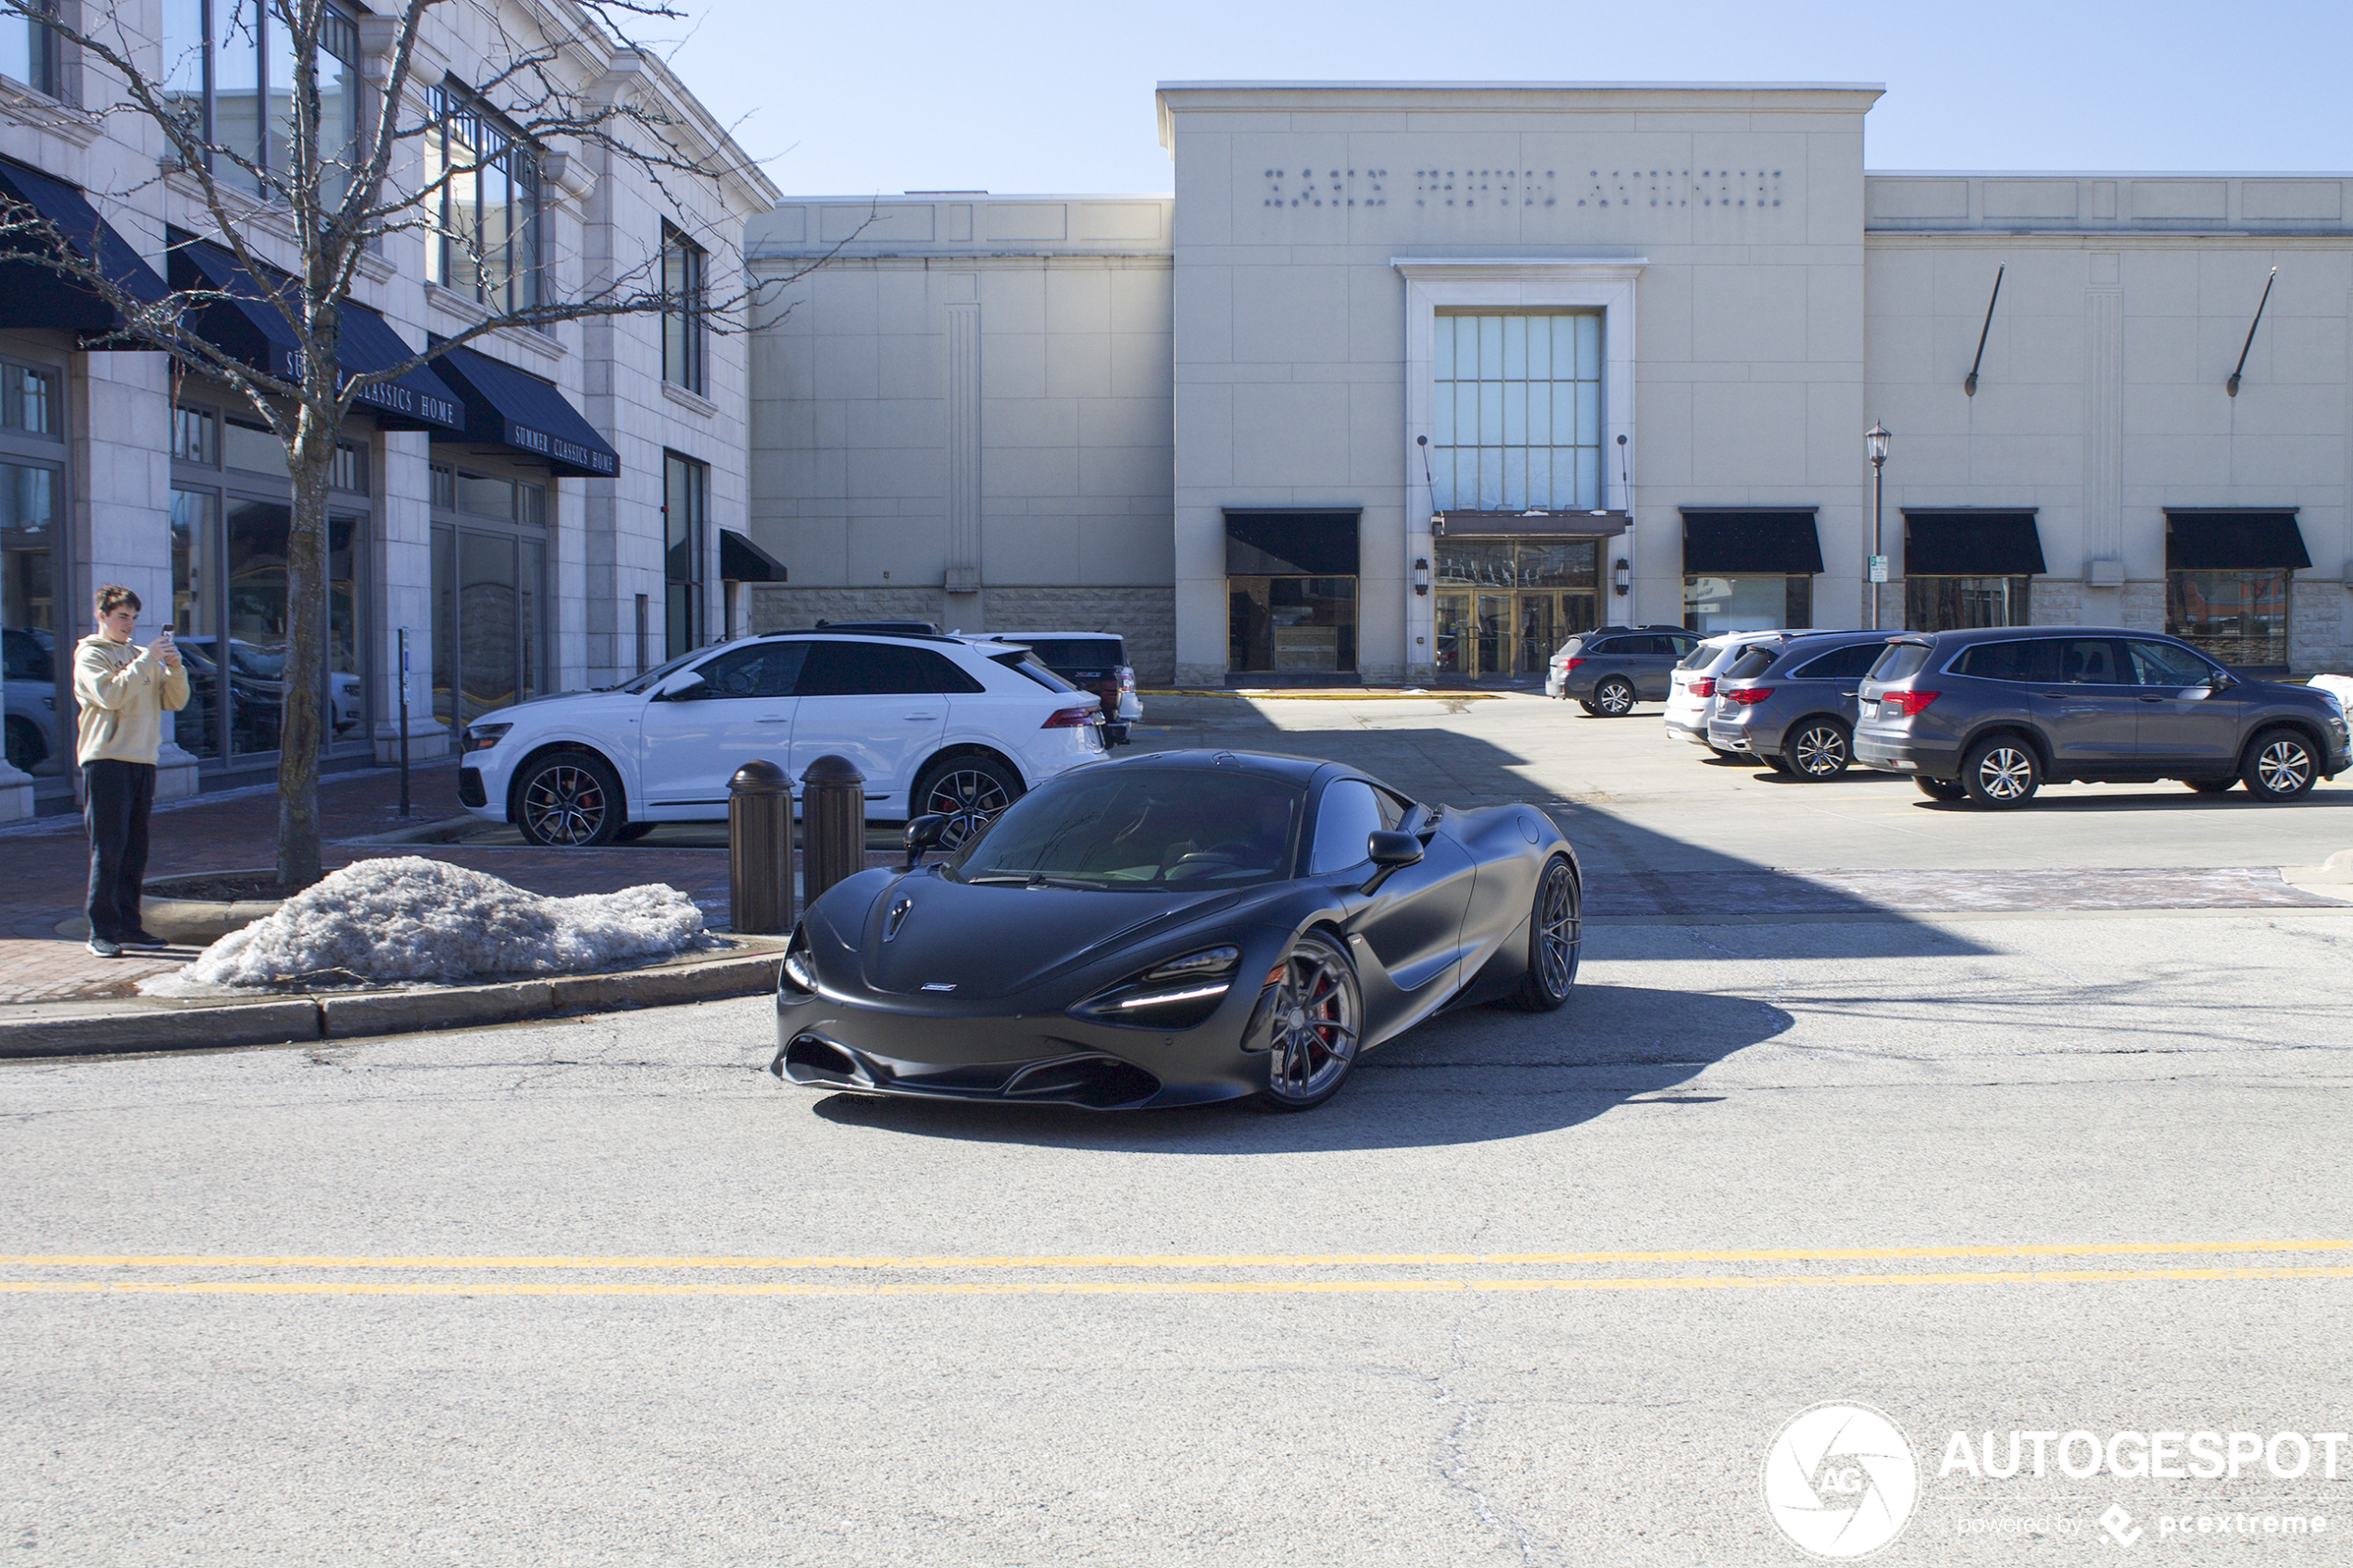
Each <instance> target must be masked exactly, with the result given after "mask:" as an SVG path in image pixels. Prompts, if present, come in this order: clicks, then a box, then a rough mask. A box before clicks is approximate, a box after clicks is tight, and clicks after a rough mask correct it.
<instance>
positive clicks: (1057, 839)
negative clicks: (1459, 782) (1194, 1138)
mask: <svg viewBox="0 0 2353 1568" xmlns="http://www.w3.org/2000/svg"><path fill="white" fill-rule="evenodd" d="M937 836H938V819H922V818H919V819H917V820H916V821H915V822H911V823H909V824H908V834H907V837H908V862H909V866H910V868H911V869H909V870H906V871H903V872H894V871H890V870H887V869H883V868H876V869H874V870H869V871H866V872H861V873H859V874H858V875H856V876H853V877H850V878H849V879H848V880H846V881H843V882H840V883H837V884H835V885H834V886H833V887H831V888H829V889H827V890H826V891H825V893H824V895H823V896H822V897H819V898H818V899H817V900H816V901H815V902H814V903H812V904H811V905H810V907H809V909H808V911H807V913H806V914H805V915H804V916H803V917H802V919H801V922H800V924H799V927H798V928H797V929H796V930H795V932H794V933H793V937H792V941H791V944H790V946H789V947H787V949H786V954H785V961H784V973H783V978H782V979H781V981H780V982H779V984H778V986H777V991H776V1035H777V1047H776V1057H775V1060H774V1062H773V1063H772V1064H771V1071H773V1072H774V1073H776V1074H777V1076H778V1077H780V1078H786V1079H789V1080H790V1081H791V1082H793V1083H796V1084H800V1085H806V1086H808V1087H811V1088H822V1089H847V1090H852V1091H858V1092H863V1093H868V1094H889V1095H912V1096H923V1097H928V1098H944V1099H967V1100H995V1101H1014V1102H1047V1103H1053V1104H1062V1105H1076V1106H1084V1107H1087V1108H1089V1109H1092V1110H1114V1109H1126V1108H1129V1107H1141V1106H1166V1105H1188V1104H1194V1103H1198V1102H1201V1101H1204V1100H1217V1099H1229V1098H1239V1097H1240V1096H1245V1095H1256V1096H1258V1097H1260V1098H1262V1099H1263V1100H1264V1101H1265V1103H1266V1104H1268V1105H1270V1106H1274V1107H1277V1108H1279V1109H1282V1110H1307V1109H1309V1108H1311V1107H1313V1106H1316V1105H1320V1104H1322V1103H1323V1102H1324V1101H1325V1100H1327V1099H1329V1098H1331V1097H1332V1096H1333V1094H1335V1093H1336V1092H1338V1090H1339V1088H1340V1085H1341V1084H1342V1083H1344V1082H1345V1081H1346V1080H1347V1077H1348V1073H1349V1071H1350V1069H1351V1068H1353V1066H1354V1065H1355V1063H1356V1060H1357V1058H1358V1057H1359V1056H1360V1055H1361V1054H1362V1053H1363V1052H1365V1051H1366V1050H1369V1049H1371V1048H1372V1047H1375V1046H1378V1045H1379V1044H1381V1043H1382V1042H1384V1041H1387V1040H1390V1039H1393V1038H1395V1037H1396V1036H1397V1035H1401V1034H1403V1032H1404V1031H1405V1030H1407V1029H1409V1028H1411V1027H1412V1026H1413V1025H1415V1024H1416V1023H1418V1022H1421V1021H1422V1020H1423V1019H1425V1018H1428V1017H1429V1016H1430V1015H1431V1014H1432V1013H1435V1012H1437V1011H1438V1010H1441V1008H1445V1007H1448V1006H1466V1005H1468V1004H1471V1003H1475V1002H1486V1001H1505V1002H1509V1003H1512V1004H1513V1005H1516V1006H1517V1007H1521V1008H1525V1009H1528V1010H1532V1011H1549V1010H1552V1009H1554V1008H1557V1007H1559V1006H1560V1005H1561V1004H1562V1003H1563V1002H1565V1001H1567V999H1568V994H1569V988H1570V986H1571V985H1574V984H1575V983H1576V979H1577V963H1578V957H1579V945H1580V938H1581V935H1582V912H1583V881H1582V876H1581V873H1580V872H1579V868H1578V864H1577V856H1576V853H1575V851H1573V850H1572V849H1570V847H1569V846H1568V842H1567V840H1566V839H1564V838H1563V837H1562V836H1561V834H1560V831H1559V830H1558V829H1557V828H1555V827H1554V825H1553V823H1552V821H1551V819H1550V818H1548V817H1546V816H1545V815H1544V814H1543V813H1542V812H1541V811H1539V810H1536V809H1534V808H1532V807H1528V806H1497V807H1490V808H1487V809H1481V810H1468V811H1466V810H1455V809H1451V808H1447V807H1443V806H1425V805H1421V804H1418V803H1416V802H1415V801H1411V800H1408V799H1406V798H1405V797H1403V796H1402V795H1399V794H1398V793H1397V792H1396V791H1394V790H1391V789H1389V788H1387V787H1385V786H1384V785H1381V784H1377V783H1375V782H1374V781H1373V780H1371V779H1369V778H1366V777H1365V776H1364V775H1363V774H1361V773H1359V772H1357V771H1354V770H1353V769H1351V768H1345V767H1341V766H1340V765H1339V764H1336V763H1329V762H1316V761H1311V760H1308V759H1302V758H1293V757H1268V756H1261V755H1256V754H1252V753H1245V752H1230V751H1218V752H1206V751H1186V752H1162V753H1155V754H1150V755H1146V756H1142V757H1137V758H1132V759H1126V760H1124V761H1118V762H1105V763H1100V764H1097V765H1095V766H1092V767H1088V768H1081V769H1077V770H1076V771H1072V772H1069V773H1065V774H1063V775H1062V776H1061V777H1059V778H1055V779H1053V780H1051V781H1050V782H1048V783H1046V784H1041V785H1039V786H1038V788H1036V789H1034V790H1032V791H1031V792H1030V793H1029V794H1027V795H1026V796H1024V797H1022V798H1021V799H1020V800H1019V801H1017V802H1015V803H1014V804H1013V806H1012V807H1010V808H1008V809H1006V811H1005V812H1004V814H1003V815H1001V816H1000V817H998V818H997V819H996V821H994V822H991V823H990V824H989V825H988V828H987V829H986V830H984V831H983V832H982V833H980V834H977V835H976V836H975V837H974V838H973V839H971V840H970V841H968V842H967V843H965V844H964V845H963V847H961V848H959V849H958V850H957V852H956V853H955V855H954V856H953V858H952V859H949V860H948V861H946V862H945V863H942V864H937V865H931V866H922V867H920V868H918V867H917V862H918V861H919V859H920V858H921V854H922V851H923V849H924V848H925V847H927V846H928V845H930V844H932V843H936V842H937Z"/></svg>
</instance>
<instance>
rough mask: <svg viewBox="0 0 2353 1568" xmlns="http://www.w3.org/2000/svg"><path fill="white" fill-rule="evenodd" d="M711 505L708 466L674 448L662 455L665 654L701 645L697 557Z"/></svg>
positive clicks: (674, 654)
mask: <svg viewBox="0 0 2353 1568" xmlns="http://www.w3.org/2000/svg"><path fill="white" fill-rule="evenodd" d="M710 506H711V470H710V469H709V468H707V467H706V466H704V465H703V464H701V463H698V462H697V461H695V460H694V459H693V458H682V457H680V456H679V455H678V454H677V453H675V452H666V453H664V454H663V455H662V467H661V521H662V555H661V560H662V577H663V587H664V588H665V589H666V590H667V593H668V602H667V603H666V604H665V605H664V607H663V625H664V627H665V628H666V631H667V633H668V635H667V639H666V641H667V646H668V649H669V652H668V655H667V657H669V658H671V659H675V658H677V657H678V656H679V655H680V654H682V653H685V652H686V650H687V649H688V648H692V647H698V646H701V643H702V622H703V604H702V600H703V594H702V570H703V569H702V555H703V538H704V519H705V514H706V513H707V512H708V510H709V509H710Z"/></svg>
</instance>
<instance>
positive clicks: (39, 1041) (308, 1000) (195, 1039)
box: [0, 938, 784, 1060]
mask: <svg viewBox="0 0 2353 1568" xmlns="http://www.w3.org/2000/svg"><path fill="white" fill-rule="evenodd" d="M736 940H737V941H738V942H739V943H740V942H743V941H744V940H745V939H743V938H736ZM783 961H784V948H783V943H782V942H781V940H779V941H777V942H776V944H775V945H774V947H768V946H766V945H765V942H764V941H763V943H762V947H761V949H760V950H757V951H753V952H749V953H746V952H736V953H734V954H731V955H728V956H726V957H723V958H712V959H703V960H696V961H692V962H687V963H680V964H661V965H657V966H656V967H654V968H651V969H642V970H635V971H632V972H628V973H625V974H571V975H557V976H554V977H552V978H550V979H547V980H522V981H510V982H507V983H505V984H501V985H452V986H447V987H444V988H438V989H434V990H417V991H362V992H358V993H353V994H347V995H340V996H313V997H271V998H270V999H269V1000H267V1001H253V1002H237V1001H232V1002H198V1003H195V1004H192V1005H190V1004H182V1005H177V1006H175V1005H171V1004H169V1003H166V1004H160V1005H158V1004H156V1003H141V1002H119V1003H111V1004H109V1003H96V1004H92V1003H83V1004H79V1005H76V1004H71V1003H65V1004H58V1005H57V1011H55V1012H48V1011H47V1010H45V1009H44V1016H42V1017H38V1018H6V1017H0V1060H6V1059H17V1060H23V1059H27V1058H40V1057H69V1056H126V1055H133V1054H143V1053H145V1052H150V1051H181V1050H217V1049H220V1048H221V1047H229V1046H280V1045H291V1044H298V1043H300V1042H303V1041H307V1040H348V1039H356V1038H362V1037H366V1036H370V1035H401V1034H408V1033H410V1032H413V1031H416V1030H421V1029H457V1028H468V1027H472V1026H475V1025H479V1024H489V1023H513V1022H519V1021H522V1020H524V1019H532V1018H550V1017H557V1016H563V1015H569V1014H573V1013H588V1012H609V1011H612V1010H617V1009H621V1008H632V1007H674V1006H677V1005H679V1004H681V1003H685V1002H702V1001H714V1000H717V999H719V998H721V997H748V996H755V995H758V994H759V993H761V992H763V991H773V990H774V989H775V986H776V970H777V967H778V965H780V964H781V963H783ZM40 1005H41V1004H37V1003H36V1004H26V1005H25V1006H26V1010H31V1009H32V1008H34V1007H39V1006H40ZM15 1010H16V1009H10V1010H9V1011H15Z"/></svg>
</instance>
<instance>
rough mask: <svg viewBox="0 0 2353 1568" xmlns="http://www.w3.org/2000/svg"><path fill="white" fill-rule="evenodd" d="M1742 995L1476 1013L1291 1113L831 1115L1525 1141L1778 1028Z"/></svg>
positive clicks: (1078, 1137) (1033, 1128)
mask: <svg viewBox="0 0 2353 1568" xmlns="http://www.w3.org/2000/svg"><path fill="white" fill-rule="evenodd" d="M1792 1022H1793V1020H1792V1018H1791V1016H1790V1015H1789V1014H1788V1013H1787V1012H1784V1011H1783V1010H1780V1008H1777V1007H1773V1006H1771V1005H1769V1004H1768V1003H1765V1002H1760V1001H1756V1000H1755V999H1753V998H1750V997H1724V996H1715V995H1709V994H1705V993H1693V992H1684V991H1667V990H1655V989H1651V988H1649V987H1645V986H1638V985H1579V986H1578V987H1577V993H1576V995H1575V996H1574V997H1571V998H1570V1000H1569V1003H1568V1006H1567V1007H1566V1008H1564V1009H1563V1010H1561V1011H1559V1012H1557V1013H1548V1014H1529V1013H1521V1012H1511V1011H1507V1010H1500V1009H1491V1008H1476V1009H1470V1010H1465V1011H1463V1012H1459V1013H1453V1014H1450V1015H1448V1016H1447V1017H1444V1018H1441V1019H1438V1020H1436V1021H1435V1022H1430V1023H1426V1024H1424V1025H1422V1026H1421V1027H1420V1028H1418V1029H1416V1030H1414V1031H1413V1032H1412V1033H1410V1034H1408V1035H1404V1036H1403V1038H1401V1039H1398V1040H1395V1041H1392V1042H1390V1044H1389V1045H1386V1046H1383V1047H1380V1048H1379V1049H1378V1050H1376V1051H1374V1052H1372V1053H1371V1054H1369V1055H1367V1056H1366V1057H1365V1060H1363V1061H1362V1062H1361V1063H1359V1064H1358V1066H1357V1069H1356V1072H1355V1074H1354V1076H1353V1077H1352V1078H1351V1079H1350V1080H1349V1082H1348V1084H1347V1085H1345V1086H1344V1087H1342V1088H1341V1090H1340V1094H1339V1096H1338V1097H1337V1098H1334V1099H1332V1100H1331V1101H1330V1102H1329V1103H1327V1104H1326V1105H1325V1106H1323V1107H1322V1108H1320V1109H1319V1110H1313V1111H1309V1112H1306V1113H1305V1114H1302V1115H1290V1114H1286V1113H1283V1112H1279V1111H1270V1110H1262V1109H1260V1108H1259V1107H1258V1106H1256V1105H1254V1104H1252V1103H1250V1102H1248V1101H1233V1102H1227V1103H1224V1104H1219V1105H1207V1106H1196V1107H1189V1108H1185V1109H1180V1110H1159V1111H1139V1112H1132V1113H1126V1114H1122V1113H1117V1112H1113V1113H1104V1112H1099V1111H1087V1110H1075V1109H1066V1108H1063V1107H1055V1106H1017V1105H976V1104H972V1103H969V1102H956V1101H948V1100H914V1099H880V1098H866V1097H861V1096H856V1095H829V1096H827V1097H825V1098H822V1099H819V1100H817V1101H816V1103H815V1104H814V1106H813V1107H812V1110H813V1111H814V1113H815V1114H817V1115H819V1116H822V1117H824V1119H825V1120H826V1121H828V1122H833V1123H839V1124H841V1125H844V1126H857V1127H872V1128H874V1129H875V1130H877V1131H880V1132H891V1133H903V1134H907V1135H912V1136H916V1137H936V1138H955V1139H958V1140H960V1141H963V1142H970V1143H1016V1144H1033V1145H1043V1146H1047V1147H1051V1148H1083V1149H1099V1150H1102V1151H1105V1152H1111V1153H1163V1154H1277V1153H1281V1154H1290V1153H1300V1152H1313V1151H1316V1150H1336V1149H1366V1148H1429V1147H1433V1146H1437V1145H1443V1144H1466V1143H1490V1142H1493V1141H1495V1140H1497V1139H1502V1138H1517V1137H1526V1136H1529V1135H1532V1134H1537V1133H1549V1132H1554V1131H1557V1130H1558V1129H1560V1128H1563V1127H1571V1126H1575V1125H1576V1124H1577V1123H1580V1122H1589V1121H1591V1120H1592V1119H1593V1118H1594V1117H1596V1116H1600V1115H1602V1114H1603V1113H1604V1112H1605V1111H1608V1110H1612V1109H1613V1108H1615V1107H1617V1106H1619V1105H1622V1104H1624V1103H1626V1102H1627V1101H1628V1100H1629V1099H1634V1098H1641V1097H1644V1096H1649V1095H1655V1094H1656V1093H1658V1092H1659V1091H1661V1090H1664V1089H1671V1088H1673V1087H1675V1086H1676V1085H1680V1084H1683V1083H1686V1082H1688V1081H1690V1079H1691V1078H1692V1075H1693V1074H1695V1073H1698V1072H1699V1071H1700V1070H1701V1069H1703V1068H1705V1067H1708V1066H1711V1065H1713V1064H1714V1063H1716V1062H1718V1061H1721V1060H1724V1059H1725V1058H1726V1057H1729V1056H1730V1055H1731V1054H1732V1053H1733V1052H1735V1051H1738V1050H1741V1049H1743V1048H1744V1047H1749V1046H1753V1045H1755V1044H1757V1043H1758V1042H1759V1041H1763V1040H1769V1039H1771V1038H1773V1037H1774V1036H1775V1035H1780V1034H1782V1033H1783V1032H1785V1031H1786V1030H1788V1029H1789V1027H1790V1025H1791V1023H1792Z"/></svg>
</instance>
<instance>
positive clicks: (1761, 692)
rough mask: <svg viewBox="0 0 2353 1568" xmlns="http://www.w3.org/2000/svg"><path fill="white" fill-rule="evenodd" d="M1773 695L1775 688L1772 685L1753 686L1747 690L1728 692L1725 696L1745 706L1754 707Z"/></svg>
mask: <svg viewBox="0 0 2353 1568" xmlns="http://www.w3.org/2000/svg"><path fill="white" fill-rule="evenodd" d="M1772 695H1773V688H1772V687H1770V686H1751V687H1749V688H1748V689H1747V690H1745V691H1737V692H1726V693H1725V694H1724V696H1725V698H1726V700H1728V701H1730V702H1737V703H1739V704H1740V705H1741V706H1742V707H1743V708H1754V707H1755V706H1756V705H1757V704H1758V703H1760V702H1763V701H1764V700H1765V699H1766V698H1767V697H1768V696H1772Z"/></svg>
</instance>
